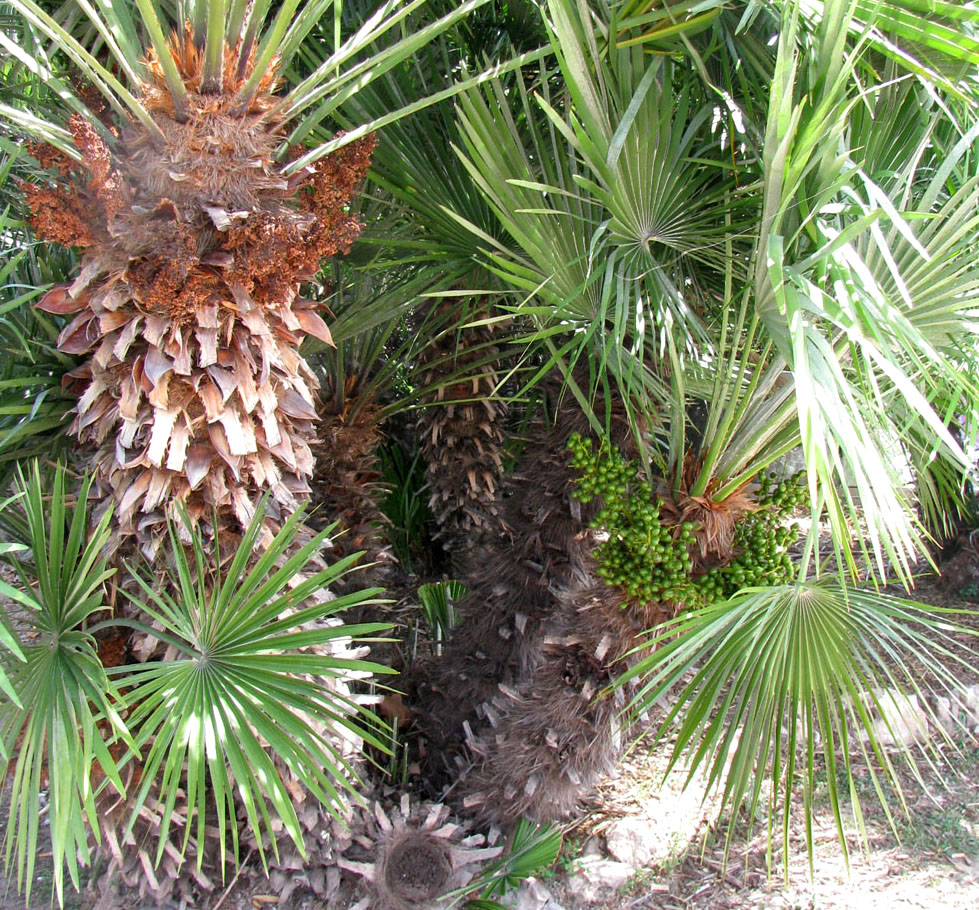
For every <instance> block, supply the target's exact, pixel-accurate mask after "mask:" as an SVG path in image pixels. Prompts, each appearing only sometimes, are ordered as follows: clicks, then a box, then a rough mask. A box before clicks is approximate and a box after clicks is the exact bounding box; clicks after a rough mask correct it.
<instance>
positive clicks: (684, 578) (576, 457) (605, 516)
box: [568, 433, 696, 603]
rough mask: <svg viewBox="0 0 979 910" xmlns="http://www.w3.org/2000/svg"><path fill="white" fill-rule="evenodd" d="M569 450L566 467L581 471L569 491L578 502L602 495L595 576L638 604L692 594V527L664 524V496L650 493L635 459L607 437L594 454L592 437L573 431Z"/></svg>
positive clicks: (596, 525) (596, 524) (596, 522)
mask: <svg viewBox="0 0 979 910" xmlns="http://www.w3.org/2000/svg"><path fill="white" fill-rule="evenodd" d="M568 448H569V449H570V450H571V466H572V467H573V468H576V469H577V470H579V471H581V472H582V476H581V478H580V479H579V480H578V482H577V489H576V490H575V492H574V494H573V495H574V496H575V497H576V498H577V499H579V500H580V501H581V502H583V503H589V502H591V501H592V500H593V499H594V498H595V497H596V496H600V497H601V499H602V509H601V510H600V511H599V513H598V514H597V515H596V516H595V519H594V521H592V527H593V528H604V529H605V530H606V531H607V532H608V540H607V541H605V542H604V543H602V544H600V545H599V546H598V547H596V548H595V553H594V556H595V560H596V562H597V563H598V568H597V572H598V575H599V576H600V577H601V578H602V579H604V580H605V582H606V584H609V585H616V586H618V587H620V588H622V589H623V590H624V591H625V592H626V593H627V594H628V595H629V596H630V597H634V598H636V599H637V600H639V601H640V602H642V603H648V602H660V603H667V602H672V601H676V602H680V601H687V600H689V598H690V596H691V595H692V594H695V593H696V590H695V589H694V587H693V581H692V578H691V576H690V571H691V569H692V568H693V560H692V558H691V552H692V547H693V542H694V533H693V532H694V530H695V526H694V525H693V524H692V523H690V522H688V523H686V524H684V525H681V526H676V525H674V526H664V525H663V524H662V523H661V521H660V515H661V511H662V508H663V500H662V499H659V498H657V497H655V496H654V494H653V490H652V489H651V488H650V486H649V484H648V483H647V482H646V481H645V480H644V479H643V477H642V476H641V474H640V469H639V464H638V462H635V461H627V460H626V459H625V458H624V457H623V456H622V455H621V453H620V452H619V451H618V450H617V449H616V448H615V447H614V446H612V445H609V444H608V443H607V442H606V441H603V442H602V444H601V447H600V449H599V451H598V452H595V451H594V447H593V445H592V441H591V440H590V439H584V438H582V437H581V436H580V435H579V434H577V433H576V434H575V435H574V436H572V437H571V439H570V441H569V442H568Z"/></svg>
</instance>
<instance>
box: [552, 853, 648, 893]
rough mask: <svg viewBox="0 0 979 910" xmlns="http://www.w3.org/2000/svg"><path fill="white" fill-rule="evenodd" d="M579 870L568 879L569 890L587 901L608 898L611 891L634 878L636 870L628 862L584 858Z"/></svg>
mask: <svg viewBox="0 0 979 910" xmlns="http://www.w3.org/2000/svg"><path fill="white" fill-rule="evenodd" d="M578 868H579V871H578V873H577V874H575V875H572V876H571V877H570V878H569V879H568V890H569V891H570V892H571V893H572V894H574V895H575V896H577V897H580V898H581V899H582V900H584V901H586V902H587V903H590V904H594V903H598V902H599V901H603V900H606V899H607V898H608V895H609V893H610V892H612V891H615V889H616V888H618V887H619V886H620V885H622V884H624V883H625V882H627V881H628V880H629V879H630V878H632V876H633V873H634V872H635V870H634V869H633V868H632V867H631V866H630V865H628V864H627V863H619V862H616V861H615V860H610V859H596V858H592V857H589V858H587V859H585V858H583V859H582V860H581V861H580V862H579V867H578Z"/></svg>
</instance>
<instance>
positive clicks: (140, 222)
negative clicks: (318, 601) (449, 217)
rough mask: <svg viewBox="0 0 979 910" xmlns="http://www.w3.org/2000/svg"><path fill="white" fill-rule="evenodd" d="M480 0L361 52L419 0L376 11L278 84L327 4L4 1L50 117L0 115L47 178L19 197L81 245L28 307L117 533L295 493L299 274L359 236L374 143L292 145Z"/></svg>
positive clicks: (351, 137) (49, 226)
mask: <svg viewBox="0 0 979 910" xmlns="http://www.w3.org/2000/svg"><path fill="white" fill-rule="evenodd" d="M480 2H483V0H470V2H467V3H465V4H462V5H461V6H459V7H458V8H457V9H455V10H453V11H452V12H451V13H449V14H448V15H446V16H445V17H443V18H442V19H441V20H438V21H435V22H431V23H429V24H427V25H426V26H425V27H424V28H421V29H419V30H417V31H414V32H411V33H409V34H408V35H407V37H405V38H403V39H402V40H400V41H395V42H390V43H388V45H387V46H385V47H384V48H383V49H382V50H380V51H377V52H375V53H373V54H371V53H370V50H369V49H370V48H371V46H372V45H373V44H374V43H375V42H377V41H378V40H379V39H380V38H381V37H382V36H384V35H385V34H387V33H388V32H389V31H390V30H392V29H396V28H399V27H400V26H401V25H402V24H403V23H404V22H405V21H406V18H407V17H409V16H410V14H411V13H412V12H413V11H414V9H415V7H417V6H418V5H419V4H418V3H409V4H402V3H387V4H385V5H383V6H381V7H380V8H379V9H377V10H376V11H374V12H373V13H372V14H371V15H369V16H368V17H367V18H366V19H365V20H364V21H363V22H362V23H361V24H360V25H359V28H358V29H357V30H356V31H355V32H354V34H352V35H351V36H350V37H349V38H347V39H346V40H344V41H341V40H340V37H339V33H338V34H337V36H336V41H335V43H334V46H333V47H332V49H331V52H330V53H329V55H328V56H327V59H325V60H324V61H323V62H322V64H321V65H319V66H318V67H317V68H316V69H315V70H313V71H312V72H310V73H309V74H308V75H306V76H305V77H304V78H301V79H298V80H297V81H296V84H294V85H293V86H292V87H291V88H290V89H289V90H288V91H286V92H284V93H281V94H276V89H277V86H278V84H279V82H280V79H281V75H280V74H282V73H285V72H286V71H287V70H288V69H289V67H290V66H291V64H292V62H293V60H294V59H295V58H296V54H297V51H298V49H299V48H300V46H301V45H302V43H303V41H304V40H305V39H306V38H307V36H308V35H309V33H310V31H311V30H312V29H313V28H314V26H316V24H317V23H318V22H319V21H320V20H321V19H323V18H324V17H325V16H326V15H327V14H328V13H330V12H331V11H332V9H333V7H334V6H335V4H334V2H333V0H313V2H309V3H305V4H303V5H302V6H301V7H300V4H299V2H298V0H290V2H288V3H285V4H284V5H282V6H281V7H279V8H277V9H276V10H275V12H274V14H273V13H272V12H271V11H270V8H269V5H268V4H267V3H257V4H254V3H246V2H244V0H236V2H231V3H225V2H219V0H200V2H187V3H183V2H181V3H178V4H176V8H175V10H174V19H173V20H172V23H171V25H172V31H171V32H170V34H169V37H168V36H167V33H166V32H167V30H168V28H170V27H171V25H168V23H167V20H166V18H164V17H163V13H162V10H161V9H160V8H159V7H158V6H157V5H156V4H155V3H153V2H152V0H140V2H138V3H137V4H136V5H135V7H130V6H128V5H125V4H122V5H120V4H111V5H107V4H97V5H95V6H88V5H86V6H85V7H84V8H83V9H84V13H85V16H84V17H81V18H80V19H79V17H78V16H77V15H76V13H77V11H75V12H72V13H70V15H71V17H72V19H73V20H76V21H73V22H71V23H70V25H69V23H68V22H67V21H66V22H62V21H61V20H60V19H59V17H58V16H59V14H50V13H48V12H46V11H45V10H44V9H43V8H42V7H41V6H39V5H38V4H36V3H34V2H32V0H16V2H14V3H12V4H10V6H11V7H12V8H13V10H14V11H15V12H16V13H17V14H18V16H19V25H20V29H21V34H20V35H18V36H17V37H16V38H15V37H14V36H12V35H8V34H6V33H0V42H2V44H3V47H4V50H5V51H7V52H8V53H10V54H11V55H12V57H13V58H14V59H15V60H16V61H17V62H18V64H19V65H20V66H21V67H22V68H23V69H24V70H25V71H28V72H30V73H31V74H32V75H33V76H34V77H36V78H38V79H40V81H41V82H43V84H44V85H45V86H46V87H47V89H48V90H49V91H50V92H51V93H53V94H54V95H56V96H57V97H58V98H59V99H60V101H61V104H62V108H63V110H64V111H65V118H66V119H65V120H64V121H62V122H60V123H53V122H48V121H44V120H40V119H39V118H36V117H35V116H33V115H31V114H28V113H26V112H24V111H23V110H21V109H18V108H16V107H14V106H12V105H6V104H5V105H4V106H3V107H2V108H0V113H2V114H3V115H4V116H6V117H7V118H8V119H9V120H11V121H12V122H13V123H14V124H15V126H16V127H17V128H19V129H20V130H22V131H23V132H26V133H28V134H30V135H32V136H34V137H36V139H37V142H36V143H35V144H33V145H31V146H30V148H31V151H32V154H33V155H34V157H35V158H37V159H38V161H39V162H40V164H41V165H42V166H43V167H45V169H46V171H47V177H46V179H45V180H43V181H40V182H37V183H31V184H28V185H25V188H24V189H25V193H26V196H27V204H28V206H29V208H30V211H31V217H30V220H31V223H32V226H33V227H34V229H35V231H36V232H37V233H38V235H39V236H41V237H42V238H43V239H45V240H48V241H51V242H57V243H60V244H62V245H64V246H68V247H74V248H79V249H82V250H83V255H82V259H81V262H80V267H79V272H78V275H77V276H76V277H75V279H74V280H73V281H72V282H71V284H69V285H67V286H63V287H58V288H55V289H53V290H52V291H50V292H49V293H48V294H47V295H45V297H44V299H43V300H42V301H41V303H40V304H39V307H40V308H41V309H42V310H44V311H46V312H50V313H58V314H62V315H69V316H71V317H72V319H71V322H70V323H69V324H68V325H67V326H66V327H65V329H64V330H63V331H62V333H61V336H60V338H59V348H60V350H62V351H63V352H67V353H72V354H76V355H82V354H84V355H86V356H87V364H88V367H87V369H88V375H87V377H86V379H87V383H86V387H85V389H84V390H83V392H82V394H81V397H80V398H79V401H78V405H77V407H76V416H75V420H74V423H73V425H72V432H73V434H74V435H76V436H77V437H78V438H79V440H80V441H82V442H83V443H84V444H86V445H87V446H88V447H90V448H91V449H93V450H94V455H93V467H94V470H95V476H96V480H97V483H98V484H99V485H100V487H101V488H102V489H103V490H104V492H105V494H106V495H108V496H109V497H110V498H111V500H112V501H113V502H114V503H115V504H116V507H117V508H116V515H117V520H118V535H117V540H119V539H122V538H124V537H130V536H132V537H135V538H136V539H137V540H138V541H139V542H140V544H141V545H142V547H143V549H144V551H145V552H147V553H148V554H152V553H154V552H155V550H156V548H157V547H158V546H159V544H160V542H161V541H162V539H163V535H162V530H163V528H164V527H165V520H166V518H167V516H170V517H173V516H174V514H175V513H174V509H175V508H177V507H178V506H179V507H181V508H183V509H185V510H186V512H187V513H188V515H189V516H190V517H191V519H192V521H194V522H197V521H199V520H204V521H206V522H209V521H211V520H212V519H211V517H212V515H217V516H218V517H217V523H218V526H219V527H220V526H224V525H227V526H229V527H231V526H233V525H235V524H236V525H237V526H239V527H241V526H244V525H246V524H247V523H248V522H249V521H250V519H251V517H252V516H253V514H254V512H255V508H256V504H257V500H258V498H259V497H260V496H261V495H262V493H263V492H265V491H269V492H271V496H272V498H271V505H270V509H269V521H270V529H269V530H270V532H271V531H274V528H275V526H276V525H277V524H278V523H281V521H282V520H283V516H284V515H288V514H289V513H290V512H291V511H293V510H294V509H295V508H296V506H297V504H298V502H299V501H301V500H302V499H303V498H304V497H305V496H306V495H307V494H308V492H309V477H310V475H311V473H312V471H313V457H312V453H311V450H310V443H311V442H312V440H313V439H314V436H315V430H314V422H315V419H316V410H315V400H314V393H315V388H316V377H315V376H314V374H313V373H312V371H311V370H310V368H309V366H308V364H307V363H306V362H305V360H304V359H303V357H302V356H301V355H300V354H299V352H298V347H299V344H300V342H301V341H302V339H303V338H304V337H306V336H313V337H315V338H318V339H320V340H321V341H323V342H325V343H327V344H329V343H330V341H331V336H330V331H329V329H328V328H327V326H326V323H325V322H324V320H323V318H322V316H321V315H320V313H319V312H318V307H317V304H316V303H315V302H313V301H310V300H307V299H305V298H303V297H301V296H300V295H299V286H300V283H301V282H302V281H304V280H308V279H309V278H311V277H313V275H314V274H315V273H316V271H317V269H318V268H319V263H320V261H321V260H322V259H323V258H324V257H326V256H332V255H334V254H335V253H337V252H341V251H344V250H346V249H348V248H349V246H350V244H351V243H352V242H353V240H354V239H355V238H356V236H357V234H358V233H359V231H360V225H359V224H358V222H357V221H356V220H355V219H353V218H351V217H350V216H349V215H348V214H347V213H346V211H345V206H346V204H347V202H348V200H349V199H350V197H351V196H352V194H353V193H354V191H355V190H356V188H357V186H358V185H359V183H360V182H361V180H362V179H363V176H364V174H365V172H366V169H367V166H368V164H369V162H370V157H371V152H372V150H373V148H374V144H375V142H376V140H375V138H374V137H373V135H372V134H371V129H372V124H370V123H366V124H364V123H362V124H359V125H358V126H357V127H356V128H354V129H352V130H350V131H349V132H347V133H346V134H341V135H337V136H334V137H332V138H331V139H330V140H329V141H326V142H322V141H321V142H317V143H316V145H315V146H314V147H312V148H308V147H306V146H305V145H304V143H305V141H306V140H307V138H308V137H309V136H310V133H311V131H313V130H314V128H316V127H317V126H319V125H320V124H322V123H323V122H324V121H325V120H326V118H328V117H329V116H330V114H331V112H333V111H335V110H336V108H337V107H338V105H340V104H341V103H342V102H343V100H344V99H345V98H347V97H349V96H351V95H352V94H354V93H355V92H356V91H358V90H360V89H361V88H362V87H363V85H365V84H367V83H369V82H370V81H371V80H372V79H374V78H376V77H377V76H378V75H379V74H381V73H383V72H384V71H385V70H387V69H390V68H391V67H393V66H396V65H398V63H399V62H400V61H402V60H404V59H405V58H406V57H408V56H410V55H411V54H412V53H413V52H415V51H416V50H417V49H418V48H419V47H421V46H423V45H424V44H425V43H426V42H427V41H428V40H429V39H430V38H431V37H432V35H434V34H436V33H437V32H438V31H439V30H441V29H443V28H445V27H447V26H448V25H449V24H451V23H452V22H454V21H456V20H458V19H460V18H462V17H464V16H465V15H466V14H467V13H468V12H469V11H470V10H471V9H473V8H474V7H476V6H478V5H479V4H480ZM337 11H339V6H337ZM61 13H62V14H65V10H64V9H62V10H61ZM76 36H79V37H76ZM25 46H27V47H31V48H32V49H33V50H34V54H33V56H31V55H29V54H27V53H26V52H25V51H24V50H23V47H25ZM66 66H69V67H72V68H74V69H76V70H77V71H79V73H80V74H81V76H82V78H83V79H84V80H86V81H87V82H89V83H90V84H91V85H92V86H94V88H95V89H97V92H95V93H92V92H89V93H87V94H86V95H85V98H86V99H88V100H86V101H83V100H82V95H81V93H76V92H74V91H73V90H72V89H71V88H70V87H69V85H68V84H67V83H66V81H65V80H64V79H63V78H62V77H61V76H60V75H59V74H60V73H61V72H63V71H64V68H65V67H66ZM396 116H397V114H396V112H390V111H389V112H385V115H384V117H383V118H381V119H384V120H388V121H390V120H392V119H396ZM42 143H43V144H42ZM217 532H218V528H215V529H213V530H212V534H217Z"/></svg>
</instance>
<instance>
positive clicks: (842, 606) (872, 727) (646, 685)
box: [616, 583, 975, 864]
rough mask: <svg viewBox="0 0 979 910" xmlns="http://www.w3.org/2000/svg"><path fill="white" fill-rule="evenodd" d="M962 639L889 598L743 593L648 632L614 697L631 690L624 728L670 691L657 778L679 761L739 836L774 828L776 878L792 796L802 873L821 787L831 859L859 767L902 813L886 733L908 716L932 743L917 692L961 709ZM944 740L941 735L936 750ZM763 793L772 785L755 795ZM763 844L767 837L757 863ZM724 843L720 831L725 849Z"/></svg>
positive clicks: (856, 806)
mask: <svg viewBox="0 0 979 910" xmlns="http://www.w3.org/2000/svg"><path fill="white" fill-rule="evenodd" d="M974 634H975V633H974V632H972V631H970V630H969V629H968V628H966V627H963V626H961V625H960V624H959V623H957V622H956V621H955V611H952V610H948V609H943V608H938V607H930V606H926V605H922V604H919V603H915V602H913V601H907V600H902V599H900V598H896V597H892V596H889V595H884V594H875V593H870V592H865V591H861V590H853V589H850V590H847V589H846V588H841V587H838V586H836V585H833V584H825V583H801V584H798V585H792V586H784V587H777V588H751V589H747V590H745V591H742V592H741V593H740V594H738V595H737V596H735V597H734V598H732V599H731V600H730V601H728V602H726V603H715V604H713V605H711V606H709V607H706V608H704V609H701V610H696V611H692V612H690V613H687V614H685V615H683V616H681V617H678V618H677V619H675V620H671V621H669V622H667V623H665V624H664V625H662V626H661V627H659V628H657V629H656V630H653V631H652V632H651V633H650V636H649V638H648V640H647V641H646V642H645V643H644V645H643V647H652V648H653V651H652V653H651V655H650V656H648V657H645V658H643V659H642V660H640V661H639V663H638V664H637V665H636V666H635V667H634V668H632V669H630V670H628V671H627V672H626V673H624V674H623V675H622V677H621V678H620V679H619V680H618V681H617V683H616V685H618V686H622V685H625V684H626V683H636V684H638V686H639V688H638V691H637V693H636V694H635V695H634V696H633V698H632V700H631V703H630V706H629V708H630V711H633V712H635V713H637V714H638V713H641V712H643V711H646V710H652V709H653V706H654V705H655V704H656V703H657V700H658V699H659V698H660V697H662V696H663V695H665V694H666V693H667V692H668V691H670V690H671V689H672V688H673V687H674V686H679V687H680V690H679V697H678V700H677V701H676V703H675V704H674V707H673V708H671V709H670V710H669V711H668V712H667V714H666V716H665V717H664V718H663V719H662V720H661V721H660V722H659V723H658V727H657V734H656V741H657V742H659V741H662V740H663V739H665V738H667V737H672V736H675V737H676V739H675V741H674V743H673V744H672V747H671V758H670V763H669V770H673V769H674V768H676V767H677V766H678V764H679V763H680V762H681V760H686V761H688V762H689V763H688V764H686V765H685V767H686V768H687V783H688V784H689V782H690V781H691V780H692V779H693V778H694V776H695V775H696V774H698V773H700V772H703V774H704V776H705V778H706V782H707V784H708V786H709V787H710V788H711V789H712V790H713V789H716V790H717V791H718V792H719V795H720V803H721V811H722V812H723V813H725V814H727V813H729V815H730V818H731V819H733V818H734V817H736V816H737V814H738V813H739V812H740V811H741V810H742V809H744V810H745V811H746V812H747V815H748V820H749V822H751V821H753V820H754V819H755V817H756V815H757V814H758V813H759V812H764V813H765V814H766V815H767V816H768V817H769V819H772V820H774V819H776V818H781V820H782V821H781V828H782V842H783V843H782V846H783V850H784V853H783V857H784V861H785V863H786V864H787V863H788V861H789V855H790V854H789V850H788V838H789V822H790V818H791V814H792V810H793V806H794V805H796V804H797V800H798V799H799V796H800V791H801V798H802V805H803V807H804V810H805V812H806V815H807V819H808V822H807V825H806V843H807V848H808V850H809V859H810V864H811V863H812V859H813V854H812V849H813V826H812V818H811V817H812V813H813V812H814V811H816V809H815V795H816V792H817V790H818V789H819V788H820V785H821V784H820V782H822V783H823V784H825V786H826V788H827V794H828V800H829V808H828V811H829V813H830V814H831V815H832V817H833V820H834V825H835V827H836V831H837V835H838V839H839V843H840V847H841V849H842V850H843V853H844V856H847V853H848V848H847V841H846V831H847V825H846V824H845V822H844V808H845V803H846V802H849V804H850V808H851V811H852V817H853V820H854V822H855V824H856V827H857V829H858V831H859V833H860V834H861V836H862V837H863V838H864V841H865V838H866V833H865V831H864V829H863V822H862V817H863V812H862V809H861V804H860V797H859V795H858V791H857V786H856V782H855V773H856V769H857V765H858V764H860V765H861V766H866V768H867V770H868V771H869V773H870V774H871V779H872V780H873V782H874V788H875V792H876V794H877V797H878V799H879V800H880V802H881V805H882V806H883V808H884V810H885V812H886V813H887V815H888V818H891V811H890V802H889V800H888V793H890V794H892V795H893V796H896V798H897V799H898V802H899V804H900V805H901V806H902V808H904V809H905V811H906V804H905V800H904V793H903V790H902V788H901V782H900V778H899V776H898V774H897V767H896V765H895V762H894V760H893V759H892V758H891V755H890V754H889V752H888V751H887V750H886V749H885V745H884V740H885V737H887V738H888V739H890V740H891V741H894V742H896V743H897V748H898V751H899V756H900V758H901V759H903V760H905V761H906V762H907V764H908V766H909V768H910V769H911V771H912V773H913V774H915V775H916V770H915V769H916V763H915V756H914V754H913V753H912V748H911V744H910V743H908V742H907V741H906V740H904V739H902V738H901V737H900V736H898V727H897V724H898V719H899V718H900V717H901V716H902V715H904V716H905V717H907V716H908V712H909V711H910V710H911V706H912V704H914V703H916V704H917V705H919V706H922V708H923V710H924V711H925V712H926V715H927V720H928V722H930V723H933V724H934V725H935V726H936V728H937V729H938V730H939V731H944V728H943V727H942V726H941V724H940V723H939V721H938V718H937V716H936V715H935V714H934V713H933V712H932V711H931V709H929V708H927V705H928V704H930V701H929V699H928V695H929V689H930V691H931V692H932V693H934V694H937V695H939V696H941V697H943V698H946V699H949V700H950V704H952V705H953V706H958V705H960V704H961V692H962V687H961V685H960V683H959V682H958V681H957V676H956V674H957V673H958V672H961V671H964V670H966V669H967V668H969V667H970V666H971V663H972V659H971V656H970V654H971V651H970V650H969V648H968V646H966V645H962V644H960V643H959V639H958V638H957V637H958V636H963V635H964V636H967V638H969V639H971V638H972V637H973V636H974ZM912 696H913V697H914V699H915V702H913V703H912V702H909V700H908V699H909V697H912ZM956 711H957V708H956ZM956 711H953V713H956ZM955 732H957V731H955V730H953V731H949V732H948V733H945V732H942V733H941V734H940V739H941V741H942V742H943V743H944V742H945V741H947V739H948V737H949V735H950V734H951V733H955ZM962 732H965V731H964V728H963V731H962ZM879 769H882V773H881V771H880V770H879ZM766 779H767V780H771V781H772V782H773V784H774V786H772V787H771V789H770V790H769V791H767V793H766V791H765V790H764V788H763V786H762V783H763V781H764V780H766ZM839 780H842V782H843V786H842V792H841V790H840V787H839V785H838V781H839ZM892 826H893V823H892ZM772 830H773V829H772V827H771V825H770V826H769V849H771V847H772V840H771V835H772ZM733 832H734V825H733V823H732V824H730V825H729V827H728V839H727V847H726V849H727V848H729V847H730V843H731V837H732V836H733Z"/></svg>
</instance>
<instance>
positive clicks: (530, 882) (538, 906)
mask: <svg viewBox="0 0 979 910" xmlns="http://www.w3.org/2000/svg"><path fill="white" fill-rule="evenodd" d="M502 903H503V904H504V906H506V907H510V908H512V910H564V908H563V907H562V906H561V905H560V904H559V903H558V902H557V901H556V900H554V898H553V897H552V896H551V892H550V891H548V890H547V888H545V887H544V886H543V885H542V884H541V883H540V882H539V881H538V880H537V879H536V878H528V879H527V880H526V881H524V882H521V883H520V887H519V888H518V889H517V890H516V891H515V892H513V893H511V894H508V895H507V896H506V897H505V898H504V899H503V902H502Z"/></svg>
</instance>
